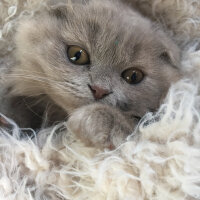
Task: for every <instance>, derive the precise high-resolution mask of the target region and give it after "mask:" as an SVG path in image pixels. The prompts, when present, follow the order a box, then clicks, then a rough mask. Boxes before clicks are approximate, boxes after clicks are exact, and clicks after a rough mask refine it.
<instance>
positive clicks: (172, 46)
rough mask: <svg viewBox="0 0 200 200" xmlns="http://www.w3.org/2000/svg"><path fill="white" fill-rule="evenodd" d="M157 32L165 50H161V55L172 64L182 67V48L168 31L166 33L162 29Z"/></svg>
mask: <svg viewBox="0 0 200 200" xmlns="http://www.w3.org/2000/svg"><path fill="white" fill-rule="evenodd" d="M157 33H158V38H159V40H160V42H161V43H162V46H163V50H161V52H160V57H161V58H162V59H164V60H166V61H167V62H169V63H170V64H171V65H172V66H174V67H176V68H180V62H181V61H180V60H181V50H180V49H179V47H178V45H177V44H176V43H175V41H173V40H172V39H171V38H170V36H168V35H167V33H164V32H163V31H161V30H158V32H157Z"/></svg>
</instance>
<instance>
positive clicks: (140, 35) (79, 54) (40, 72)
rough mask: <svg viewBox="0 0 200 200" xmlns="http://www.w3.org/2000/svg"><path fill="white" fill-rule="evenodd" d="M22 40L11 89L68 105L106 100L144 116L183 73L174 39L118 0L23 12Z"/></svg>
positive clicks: (18, 38) (18, 40) (69, 107)
mask: <svg viewBox="0 0 200 200" xmlns="http://www.w3.org/2000/svg"><path fill="white" fill-rule="evenodd" d="M16 46H17V49H16V57H17V59H18V61H19V65H18V66H17V67H16V68H15V69H14V70H13V77H14V79H13V83H14V84H13V85H14V86H13V89H14V90H13V92H14V93H16V94H19V95H25V96H26V95H27V96H39V95H41V94H45V95H48V96H49V98H51V99H52V100H53V101H54V102H55V103H56V104H57V105H59V106H61V107H62V108H63V109H64V110H66V111H67V112H71V111H73V110H74V109H76V108H78V107H81V106H83V105H86V104H90V103H94V102H101V103H104V104H108V105H112V106H115V107H118V108H119V109H121V110H122V111H124V112H127V113H131V115H132V116H134V117H141V116H143V115H144V114H145V113H146V112H148V111H153V110H155V109H156V108H157V107H158V106H159V104H160V101H161V99H162V98H163V97H164V95H165V94H166V92H167V90H168V88H169V87H170V85H171V84H172V83H173V82H174V81H176V80H178V79H179V78H180V70H179V68H178V67H179V60H180V51H179V49H178V47H177V46H176V44H175V43H174V42H173V41H172V40H171V39H170V38H169V37H168V36H167V35H166V34H165V33H164V32H163V31H162V30H160V29H159V28H158V27H157V26H156V25H155V24H153V23H152V22H150V21H149V20H148V19H146V18H144V17H142V16H141V15H140V14H139V13H137V12H136V11H134V10H132V9H130V8H128V7H126V6H125V5H122V4H120V3H119V2H117V1H113V2H111V1H94V0H93V1H89V2H85V3H80V2H79V3H74V4H73V3H71V4H67V5H65V6H63V5H62V6H58V7H55V8H53V9H50V10H49V11H48V12H46V11H45V12H44V13H42V14H40V15H38V16H35V17H34V18H33V19H29V20H24V21H22V22H21V24H20V25H19V28H18V31H17V34H16Z"/></svg>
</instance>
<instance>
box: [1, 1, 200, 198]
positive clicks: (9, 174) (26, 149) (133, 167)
mask: <svg viewBox="0 0 200 200" xmlns="http://www.w3.org/2000/svg"><path fill="white" fill-rule="evenodd" d="M45 2H46V1H43V0H20V1H18V0H1V2H0V56H1V58H0V64H1V67H2V66H3V67H6V64H7V61H9V59H7V56H9V55H11V53H12V49H13V47H14V46H13V42H12V36H13V30H14V29H15V24H16V22H17V20H18V18H20V16H22V15H27V16H29V15H30V14H33V13H34V11H36V10H38V9H39V8H40V6H41V4H45ZM135 2H136V0H135ZM138 2H139V5H141V8H142V9H144V10H145V9H147V10H148V12H150V13H152V14H155V15H157V16H158V17H160V19H162V20H163V21H164V22H165V23H166V25H167V26H168V27H169V28H171V30H172V31H173V32H174V33H175V34H176V37H177V38H178V39H179V42H180V43H182V46H184V47H185V53H184V57H183V68H184V70H185V71H190V72H191V73H192V72H193V73H192V74H195V75H194V76H192V77H193V78H192V79H194V78H195V77H197V79H196V80H197V81H196V83H192V81H191V80H182V81H180V82H179V83H177V84H176V85H174V86H172V87H171V89H170V91H169V93H168V96H167V97H166V100H165V103H164V104H163V105H162V106H161V107H160V109H159V111H158V112H157V114H155V115H152V114H147V115H146V116H145V117H144V119H143V120H142V121H141V123H140V124H139V125H138V128H137V129H136V130H135V134H137V135H138V137H137V139H135V138H134V140H133V138H132V136H130V137H129V138H127V141H126V142H125V143H124V144H122V145H121V146H120V147H119V148H118V149H116V150H114V151H106V150H105V151H104V152H101V151H100V150H98V149H96V148H89V147H86V146H84V144H82V143H81V142H80V141H79V140H77V139H75V137H74V135H73V133H70V132H66V130H65V129H63V126H65V125H63V124H61V125H58V126H56V127H53V128H52V129H48V130H43V133H48V134H49V137H48V139H47V141H46V143H45V145H44V146H43V147H39V145H38V142H39V141H32V140H20V139H19V135H20V129H19V128H18V127H17V125H16V124H15V123H14V122H12V121H11V120H9V119H7V120H8V121H9V122H10V123H11V124H12V127H13V129H12V135H13V136H11V135H10V134H9V133H8V132H7V131H6V130H4V129H2V128H1V129H0V200H33V199H34V200H61V199H63V200H86V199H87V200H93V199H95V200H104V199H107V200H121V199H123V200H132V199H133V200H142V199H144V200H150V199H151V200H183V199H186V200H195V199H200V95H199V89H198V88H199V87H198V77H199V74H198V71H199V70H198V68H199V69H200V51H198V50H196V49H198V38H200V2H199V1H197V0H141V1H138ZM194 40H195V42H193V41H194ZM185 41H186V42H190V41H192V42H191V43H189V45H185ZM3 67H2V68H1V69H3V70H4V69H5V68H3ZM2 73H3V72H2ZM193 82H194V81H193ZM149 122H150V123H149ZM58 131H59V135H60V137H61V138H58V139H59V140H60V141H62V142H61V145H59V146H57V145H56V143H55V142H54V143H52V142H51V141H52V140H51V139H52V137H56V136H55V133H56V132H58ZM41 134H42V133H41Z"/></svg>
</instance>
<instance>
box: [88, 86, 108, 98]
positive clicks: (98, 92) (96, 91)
mask: <svg viewBox="0 0 200 200" xmlns="http://www.w3.org/2000/svg"><path fill="white" fill-rule="evenodd" d="M88 86H89V88H90V90H91V91H92V94H93V96H94V98H95V99H96V100H98V99H102V98H103V97H105V96H106V95H108V94H109V93H110V92H109V91H108V90H106V89H103V88H100V87H99V86H96V85H88Z"/></svg>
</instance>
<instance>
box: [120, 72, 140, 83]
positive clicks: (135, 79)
mask: <svg viewBox="0 0 200 200" xmlns="http://www.w3.org/2000/svg"><path fill="white" fill-rule="evenodd" d="M121 76H122V78H123V79H124V80H125V81H126V82H127V83H129V84H137V83H139V82H141V81H142V80H143V78H144V74H143V72H142V71H141V70H139V69H136V68H129V69H126V70H125V71H123V72H122V74H121Z"/></svg>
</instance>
